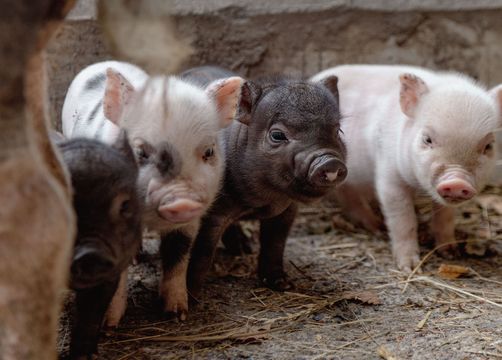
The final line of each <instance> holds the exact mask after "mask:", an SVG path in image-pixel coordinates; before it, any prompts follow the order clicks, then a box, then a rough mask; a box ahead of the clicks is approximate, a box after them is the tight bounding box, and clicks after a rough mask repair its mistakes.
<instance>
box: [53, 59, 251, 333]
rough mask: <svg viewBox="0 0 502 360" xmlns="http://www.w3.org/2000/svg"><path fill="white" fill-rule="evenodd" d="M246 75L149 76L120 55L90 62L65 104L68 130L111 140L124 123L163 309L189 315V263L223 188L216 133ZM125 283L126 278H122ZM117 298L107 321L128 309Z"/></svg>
mask: <svg viewBox="0 0 502 360" xmlns="http://www.w3.org/2000/svg"><path fill="white" fill-rule="evenodd" d="M242 82H243V80H242V79H241V78H239V77H231V78H226V79H221V80H217V81H214V82H212V83H211V84H209V85H208V86H207V87H206V88H205V89H201V88H200V87H198V86H195V85H193V84H190V83H188V82H186V81H183V80H182V79H179V78H176V77H174V76H154V77H150V76H149V75H147V74H146V73H145V72H144V71H143V70H141V69H139V68H138V67H136V66H134V65H131V64H127V63H122V62H116V61H108V62H103V63H97V64H94V65H91V66H89V67H87V68H85V69H84V70H82V71H81V72H80V73H79V74H78V75H77V76H76V78H75V79H74V80H73V82H72V84H71V86H70V88H69V89H68V93H67V95H66V99H65V103H64V106H63V131H64V133H65V135H67V136H69V137H75V136H86V137H92V138H97V139H101V140H103V141H105V142H108V143H110V142H113V141H115V138H116V136H117V134H118V132H119V128H123V129H126V130H127V132H128V134H129V137H130V140H131V143H132V146H133V149H134V152H135V155H136V159H137V162H138V163H139V180H138V191H139V193H140V194H141V195H143V196H144V198H145V204H144V213H143V214H144V215H143V220H144V224H145V226H146V227H148V228H149V229H150V230H153V231H158V232H160V234H161V239H162V241H161V247H160V252H161V257H162V264H163V277H162V280H161V284H160V295H161V297H162V298H163V311H165V312H166V313H174V314H177V315H178V317H179V318H180V319H184V318H185V317H186V315H187V311H188V295H187V291H186V270H187V266H188V257H189V253H190V248H191V246H192V241H193V239H194V238H195V236H196V234H197V232H198V230H199V225H200V218H201V217H202V216H203V214H204V213H205V212H206V211H207V209H208V208H209V207H210V206H211V204H212V202H213V200H214V198H215V196H216V194H217V192H218V189H219V188H220V183H221V177H222V173H223V159H222V157H221V154H220V147H219V143H218V139H217V134H218V132H219V131H220V129H222V128H224V127H226V126H228V125H229V124H230V123H231V122H232V120H233V118H234V115H235V113H236V111H237V105H238V100H239V98H240V92H241V85H242ZM124 283H125V282H124ZM124 293H125V289H124V287H121V290H120V294H122V296H120V297H118V298H115V299H116V300H117V301H113V302H112V304H113V305H114V306H112V307H111V309H110V312H109V313H108V315H107V325H108V326H115V325H117V323H118V322H119V320H120V317H121V316H122V313H123V311H124V309H125V302H124V299H125V296H124V295H123V294H124Z"/></svg>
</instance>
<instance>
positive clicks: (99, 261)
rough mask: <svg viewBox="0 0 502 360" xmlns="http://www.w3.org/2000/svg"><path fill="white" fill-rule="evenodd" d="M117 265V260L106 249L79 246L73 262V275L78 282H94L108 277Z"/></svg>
mask: <svg viewBox="0 0 502 360" xmlns="http://www.w3.org/2000/svg"><path fill="white" fill-rule="evenodd" d="M115 265H116V264H115V261H114V260H113V259H112V258H111V257H110V256H108V254H107V253H106V252H105V251H104V249H100V248H97V247H96V248H95V247H93V246H84V247H79V246H77V247H76V248H75V255H74V256H73V261H72V264H71V275H72V277H73V278H74V279H73V280H74V281H75V282H76V283H81V282H89V283H94V282H98V281H100V280H101V279H103V278H106V277H107V276H108V275H109V274H110V273H111V272H113V271H114V269H115Z"/></svg>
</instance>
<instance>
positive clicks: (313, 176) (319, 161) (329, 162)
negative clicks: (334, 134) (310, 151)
mask: <svg viewBox="0 0 502 360" xmlns="http://www.w3.org/2000/svg"><path fill="white" fill-rule="evenodd" d="M346 176H347V167H346V166H345V164H344V163H343V162H342V161H341V160H340V159H338V158H337V157H335V156H333V155H321V156H317V157H316V158H314V160H313V161H312V162H311V164H310V167H309V172H308V181H309V183H310V184H312V185H313V186H317V187H329V186H334V185H337V184H339V183H341V182H342V181H343V180H345V177H346Z"/></svg>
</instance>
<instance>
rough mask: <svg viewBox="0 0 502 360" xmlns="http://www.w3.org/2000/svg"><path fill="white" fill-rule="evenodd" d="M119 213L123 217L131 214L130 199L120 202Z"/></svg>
mask: <svg viewBox="0 0 502 360" xmlns="http://www.w3.org/2000/svg"><path fill="white" fill-rule="evenodd" d="M120 215H121V216H123V217H125V218H128V217H130V216H131V215H132V212H131V201H130V200H124V201H123V202H122V204H120Z"/></svg>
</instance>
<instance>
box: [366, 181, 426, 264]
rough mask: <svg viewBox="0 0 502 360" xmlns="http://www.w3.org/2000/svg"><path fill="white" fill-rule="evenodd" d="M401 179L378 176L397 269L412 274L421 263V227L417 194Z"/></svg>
mask: <svg viewBox="0 0 502 360" xmlns="http://www.w3.org/2000/svg"><path fill="white" fill-rule="evenodd" d="M387 173H388V172H387ZM398 176H399V175H397V174H394V175H392V174H390V175H387V176H380V177H378V176H377V184H376V187H377V193H378V198H379V201H380V204H381V207H382V212H383V214H384V217H385V222H386V225H387V229H388V231H389V237H390V240H391V244H392V253H393V255H394V258H395V260H396V262H397V266H398V268H399V269H400V270H402V271H405V272H411V270H412V269H413V268H415V266H417V265H418V263H419V261H420V251H419V247H418V235H417V227H418V224H417V217H416V214H415V207H414V203H413V196H412V195H413V194H412V193H411V190H410V189H409V188H408V187H407V186H406V185H405V184H403V183H400V182H399V180H398Z"/></svg>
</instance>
